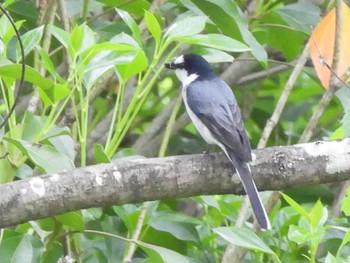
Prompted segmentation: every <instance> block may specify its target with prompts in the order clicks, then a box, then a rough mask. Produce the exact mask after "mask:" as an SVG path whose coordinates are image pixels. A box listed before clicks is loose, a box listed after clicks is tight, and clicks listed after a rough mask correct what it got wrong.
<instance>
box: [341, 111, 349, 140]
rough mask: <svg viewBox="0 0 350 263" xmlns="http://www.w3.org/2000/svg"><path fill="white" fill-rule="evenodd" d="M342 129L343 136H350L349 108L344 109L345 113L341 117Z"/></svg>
mask: <svg viewBox="0 0 350 263" xmlns="http://www.w3.org/2000/svg"><path fill="white" fill-rule="evenodd" d="M341 122H342V126H341V127H342V129H343V131H344V134H345V136H350V109H347V110H346V111H345V114H344V116H343V119H342V121H341Z"/></svg>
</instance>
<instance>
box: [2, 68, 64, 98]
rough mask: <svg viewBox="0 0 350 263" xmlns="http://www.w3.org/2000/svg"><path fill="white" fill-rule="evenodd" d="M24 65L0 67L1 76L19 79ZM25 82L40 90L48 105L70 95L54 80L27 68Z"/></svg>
mask: <svg viewBox="0 0 350 263" xmlns="http://www.w3.org/2000/svg"><path fill="white" fill-rule="evenodd" d="M21 71H22V65H19V64H9V65H5V66H0V76H1V75H2V76H6V77H11V78H14V79H19V78H20V76H21ZM24 79H25V81H28V82H30V83H32V84H34V85H36V86H37V87H39V88H40V90H39V93H40V92H41V94H40V95H42V96H43V97H42V99H44V100H45V101H44V102H45V104H46V105H50V104H52V103H55V102H58V101H60V100H61V99H63V98H64V97H66V96H67V95H68V94H69V90H68V89H67V88H66V87H65V86H63V85H60V84H56V83H54V82H53V81H52V80H49V79H46V78H44V77H43V76H41V75H40V74H39V72H37V71H36V70H35V69H34V68H32V67H30V66H26V74H25V76H24Z"/></svg>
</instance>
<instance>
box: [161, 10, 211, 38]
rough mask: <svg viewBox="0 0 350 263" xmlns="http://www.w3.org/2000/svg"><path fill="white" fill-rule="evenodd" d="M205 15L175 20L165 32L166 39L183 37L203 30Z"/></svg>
mask: <svg viewBox="0 0 350 263" xmlns="http://www.w3.org/2000/svg"><path fill="white" fill-rule="evenodd" d="M207 19H208V18H207V17H205V16H189V17H186V18H184V19H181V20H178V21H176V22H175V23H174V24H172V25H171V26H170V27H169V28H168V30H167V31H166V33H165V37H167V38H168V39H170V40H172V39H177V40H179V39H181V38H183V37H187V36H192V35H195V34H198V33H200V32H201V31H203V29H204V27H205V23H206V21H207Z"/></svg>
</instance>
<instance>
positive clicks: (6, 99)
mask: <svg viewBox="0 0 350 263" xmlns="http://www.w3.org/2000/svg"><path fill="white" fill-rule="evenodd" d="M36 2H37V1H34V0H31V1H24V0H6V1H5V3H4V6H5V7H6V8H7V10H8V11H9V12H10V14H11V15H12V17H13V18H14V20H15V21H16V26H17V27H18V28H19V29H20V31H21V33H22V39H23V43H24V46H25V49H24V53H25V55H26V58H25V61H26V75H25V81H26V85H25V87H24V91H23V93H22V94H21V101H23V104H21V105H20V107H19V109H18V111H17V112H16V115H13V116H11V118H10V120H9V123H8V125H7V127H6V129H5V128H3V129H2V130H0V138H1V141H0V156H5V154H6V153H8V155H6V156H5V157H6V158H2V159H0V170H1V171H2V173H1V174H0V183H6V182H10V181H12V180H18V179H24V178H28V177H31V176H35V175H37V174H43V173H55V172H60V171H62V170H70V169H73V168H74V167H79V166H85V165H90V164H93V163H101V162H110V161H112V160H113V159H116V158H121V157H125V156H127V155H134V154H140V155H142V154H143V152H141V151H140V152H138V151H137V150H136V149H135V148H136V147H135V141H136V140H140V139H142V138H143V136H144V134H145V132H146V131H147V128H148V127H150V126H152V125H153V123H152V121H153V120H155V119H156V117H157V116H158V115H159V114H161V113H162V112H163V111H165V110H166V109H167V107H168V106H169V105H171V102H172V101H174V100H176V106H175V108H174V110H173V113H172V114H171V115H170V114H169V118H168V120H169V122H168V123H163V124H162V125H163V126H164V127H165V126H167V128H166V132H165V133H164V135H163V133H160V134H154V135H153V137H152V139H154V138H155V137H157V136H158V137H161V139H160V141H161V142H159V145H161V146H160V147H159V148H157V149H156V150H153V152H152V154H147V155H153V156H156V155H157V154H158V155H159V156H163V155H164V154H167V155H175V154H187V153H196V152H197V153H198V152H200V151H201V150H202V149H204V148H205V144H204V143H203V142H202V140H201V139H199V137H198V134H197V132H196V131H195V129H194V127H193V126H192V125H191V124H189V125H187V126H186V127H185V128H184V129H182V130H181V131H180V132H178V133H177V134H176V135H174V136H172V137H171V131H172V130H175V125H178V123H177V122H176V117H177V116H178V115H179V114H178V112H181V113H182V112H183V109H182V108H180V101H179V100H178V99H177V98H178V94H179V92H178V86H179V83H178V81H177V80H176V78H175V77H174V76H173V74H172V73H171V72H167V71H165V70H163V69H164V67H163V64H164V61H170V60H171V59H173V58H174V57H175V56H176V55H178V54H179V53H183V52H196V53H199V54H202V55H204V56H205V57H206V58H207V59H208V60H209V61H210V62H212V63H215V62H225V63H223V64H215V65H214V66H215V69H216V70H217V72H218V73H219V72H223V71H224V70H226V69H227V68H228V66H229V65H230V64H231V62H232V61H233V57H235V58H236V62H234V63H241V64H240V65H244V63H242V61H243V62H245V61H246V60H248V61H246V63H254V67H253V69H252V70H251V71H250V72H249V74H252V73H254V72H258V71H264V70H265V69H267V68H270V67H273V66H276V65H280V64H283V65H287V66H288V67H289V68H288V69H287V70H285V71H282V72H280V73H278V74H274V75H271V76H264V77H263V78H253V81H251V82H246V83H243V84H240V85H239V84H237V85H236V83H237V81H236V82H234V83H230V85H232V86H233V87H234V91H235V95H236V97H237V100H238V101H239V102H240V104H241V107H242V110H243V113H244V115H245V116H246V117H247V118H246V122H245V126H246V129H247V131H248V133H249V135H250V138H251V143H252V145H253V146H254V145H257V143H258V141H259V138H260V135H261V133H262V131H263V129H264V126H265V123H266V120H267V119H268V118H269V117H270V116H271V115H272V113H273V111H274V106H275V105H276V103H277V100H278V98H279V96H280V94H281V92H282V89H283V87H284V85H285V83H286V82H287V80H288V77H289V75H290V72H291V70H292V68H293V65H294V64H293V61H294V60H295V59H296V58H297V57H298V56H299V55H300V53H301V51H302V49H303V47H304V43H305V42H306V41H307V40H308V39H309V36H310V26H315V25H316V24H317V23H318V21H319V20H320V14H321V13H322V14H323V13H325V12H326V11H328V10H327V8H328V6H327V5H326V4H324V5H323V6H316V5H314V4H311V3H307V4H306V3H302V2H298V1H254V2H255V4H256V5H255V6H254V7H253V8H252V7H248V6H246V1H229V0H220V1H214V0H209V1H198V0H193V1H188V0H177V1H175V0H174V1H164V2H162V1H146V0H135V1H119V0H93V1H87V0H84V1H83V0H80V1H61V2H64V3H65V8H66V11H68V13H67V14H68V15H67V17H66V16H65V15H66V14H65V13H64V12H62V11H61V9H60V8H61V7H59V8H58V7H57V9H56V8H49V5H45V4H43V6H41V10H40V11H39V12H38V11H37V8H36V6H35V3H36ZM43 2H45V1H43ZM53 2H55V3H54V5H57V3H58V2H60V1H53ZM56 2H57V3H56ZM236 2H237V3H236ZM326 2H327V1H326ZM158 4H160V6H158ZM63 8H64V7H63ZM50 10H51V11H50ZM52 10H53V11H52ZM45 12H57V13H56V14H55V16H53V17H56V19H54V20H53V21H52V23H51V22H49V21H47V20H45V19H49V18H48V17H50V16H49V15H47V14H46V13H45ZM57 18H59V19H57ZM305 19H306V20H305ZM67 21H68V22H69V23H67V24H68V25H69V26H70V27H71V28H70V29H67V25H65V24H64V23H65V22H67ZM46 24H48V25H47V26H45V25H46ZM14 36H15V33H14V30H13V28H12V27H11V25H10V23H9V21H8V20H7V18H6V17H5V16H1V18H0V80H1V81H0V85H1V95H2V98H1V104H0V113H1V115H5V113H6V112H7V111H8V110H9V109H10V107H11V105H12V104H13V103H14V100H15V98H14V94H15V92H14V91H15V88H16V80H17V79H19V77H20V73H21V65H20V64H19V61H21V57H20V52H19V46H18V43H17V40H16V38H15V37H14ZM266 47H268V48H266ZM242 53H245V54H249V55H248V56H246V57H243V58H241V59H240V55H241V54H242ZM247 57H248V58H247ZM255 61H257V62H258V63H255ZM233 65H234V64H233ZM241 69H242V70H243V69H244V66H241V67H240V68H238V69H237V70H238V71H239V70H241ZM242 72H243V71H242ZM238 73H241V72H238ZM241 74H248V73H247V72H243V73H241ZM241 74H240V75H241ZM323 92H324V91H323V89H322V85H321V83H320V81H319V80H318V79H317V76H316V73H315V71H314V69H313V68H312V67H311V65H308V66H307V67H304V70H303V72H302V73H301V74H300V76H299V77H298V79H297V81H296V83H295V88H294V89H293V90H292V92H291V94H290V96H289V98H288V103H287V105H286V108H285V110H284V112H283V114H282V117H281V119H280V121H279V123H278V124H277V126H276V128H275V129H274V132H273V136H271V137H270V139H269V141H268V145H286V144H293V143H297V141H298V138H299V137H300V135H301V134H302V132H303V130H304V128H305V126H306V123H307V122H308V120H309V118H310V115H311V114H312V111H313V109H314V106H315V105H317V103H318V101H319V98H320V97H321V95H322V93H323ZM349 96H350V94H349V90H348V89H346V88H345V87H344V88H342V89H341V90H339V91H338V92H337V97H338V98H339V101H340V102H338V100H333V101H332V102H331V104H330V105H329V106H328V108H327V110H326V112H325V113H324V114H323V116H322V118H321V120H320V123H319V125H318V127H319V128H318V130H317V133H316V134H315V136H314V139H322V138H342V137H344V136H345V135H349V134H350V113H349V112H350V109H349V105H350V104H349V101H348V100H349V99H348V98H349ZM33 98H37V99H38V100H37V101H38V102H37V103H36V102H35V99H33ZM29 100H30V101H31V104H30V105H29V106H28V101H29ZM32 104H33V105H34V106H33V105H32ZM29 109H31V110H29ZM343 115H344V117H342V116H343ZM105 123H108V125H107V127H106V125H105ZM103 125H104V127H105V129H104V130H103V132H102V133H103V134H102V135H105V136H102V135H101V136H100V138H96V136H95V137H94V136H93V133H94V132H95V130H97V129H99V128H100V127H101V126H103ZM149 147H151V146H149ZM325 189H326V190H325ZM298 191H302V190H300V189H294V190H290V191H288V192H287V193H284V194H283V200H280V201H279V202H278V203H277V204H276V205H275V207H274V209H273V211H272V213H271V214H270V218H271V221H272V225H273V229H272V230H271V231H268V232H260V233H257V234H255V233H254V232H253V231H252V230H250V229H251V223H250V222H251V221H249V220H247V221H246V223H245V224H244V226H243V227H242V228H239V227H236V226H235V222H236V220H237V216H238V213H239V207H240V205H241V203H242V198H240V197H237V196H232V195H223V196H197V197H193V198H189V199H185V200H166V201H153V202H149V203H146V204H142V205H141V204H127V205H123V206H113V207H108V208H90V209H87V210H82V211H76V212H70V213H66V214H63V215H59V216H55V217H53V218H46V219H42V220H37V221H32V222H27V223H24V224H21V225H18V226H16V227H13V228H8V229H4V230H1V232H0V258H1V262H45V263H46V262H57V261H58V259H59V258H62V257H63V256H64V255H65V254H64V253H65V252H64V251H66V248H67V247H70V249H71V253H72V256H73V257H74V258H76V259H77V261H78V262H122V261H123V260H124V259H125V258H126V257H127V254H128V252H129V251H130V249H131V247H132V245H131V244H135V245H136V251H135V253H134V254H133V262H219V261H220V260H221V258H222V257H223V255H224V253H225V250H226V248H227V245H228V244H234V245H236V246H240V247H243V248H246V249H247V250H248V253H247V254H246V255H245V261H246V262H272V261H274V262H316V261H324V262H348V261H349V256H348V255H349V253H350V251H349V250H350V247H349V241H350V231H349V223H348V219H347V218H346V217H345V216H348V215H349V213H350V212H349V208H348V207H349V200H350V199H349V192H348V196H346V197H345V198H344V200H343V206H342V209H343V212H344V215H345V216H340V217H337V218H331V217H330V216H329V214H330V212H329V211H330V210H331V209H332V207H331V206H332V201H333V199H334V198H335V195H336V194H337V193H336V191H334V189H332V188H331V187H329V186H317V187H314V188H313V189H312V190H310V189H307V191H304V192H303V195H300V194H299V192H298ZM321 200H322V201H321ZM183 207H187V208H188V209H184V208H183ZM187 210H188V211H191V213H188V212H186V211H187ZM143 214H144V215H145V216H144V219H142V218H143V217H142V216H141V215H143ZM249 216H250V215H246V218H247V219H248V217H249ZM140 224H141V226H140V235H139V236H137V238H136V240H135V239H134V237H133V236H134V234H135V232H137V231H136V229H137V227H138V226H139V225H140Z"/></svg>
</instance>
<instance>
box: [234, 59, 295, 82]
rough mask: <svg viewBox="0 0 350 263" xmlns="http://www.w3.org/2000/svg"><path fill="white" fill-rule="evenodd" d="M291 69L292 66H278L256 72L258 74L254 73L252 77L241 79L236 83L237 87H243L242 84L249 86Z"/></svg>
mask: <svg viewBox="0 0 350 263" xmlns="http://www.w3.org/2000/svg"><path fill="white" fill-rule="evenodd" d="M290 67H291V66H289V65H284V64H282V65H278V66H275V67H272V68H269V69H267V70H263V71H260V72H256V73H252V74H250V75H247V76H243V77H241V78H240V79H239V80H238V81H237V82H236V83H235V85H242V84H247V83H250V82H253V81H257V80H260V79H263V78H266V77H269V76H272V75H274V74H277V73H280V72H283V71H285V70H287V69H289V68H290Z"/></svg>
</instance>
